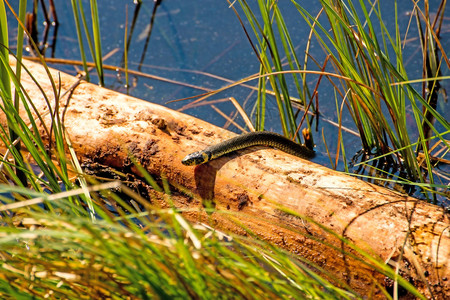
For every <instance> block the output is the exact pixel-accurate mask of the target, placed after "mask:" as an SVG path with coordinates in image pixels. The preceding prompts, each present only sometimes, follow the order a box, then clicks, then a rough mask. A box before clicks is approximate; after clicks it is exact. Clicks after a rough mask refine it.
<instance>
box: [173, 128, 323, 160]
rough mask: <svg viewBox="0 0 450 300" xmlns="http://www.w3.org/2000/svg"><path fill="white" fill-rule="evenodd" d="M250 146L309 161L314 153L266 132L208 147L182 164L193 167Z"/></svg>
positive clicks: (282, 137) (189, 156) (235, 138)
mask: <svg viewBox="0 0 450 300" xmlns="http://www.w3.org/2000/svg"><path fill="white" fill-rule="evenodd" d="M252 146H267V147H273V148H277V149H279V150H281V151H283V152H286V153H289V154H292V155H295V156H298V157H301V158H304V159H309V158H312V157H314V155H315V152H314V150H312V149H309V148H308V147H306V146H304V145H300V144H297V143H295V142H293V141H291V140H290V139H287V138H285V137H284V136H282V135H280V134H277V133H274V132H268V131H257V132H250V133H244V134H241V135H239V136H237V137H234V138H231V139H229V140H226V141H223V142H221V143H218V144H216V145H213V146H210V147H208V148H206V149H204V150H201V151H197V152H194V153H191V154H189V155H187V156H186V157H185V158H184V159H183V160H182V163H183V164H184V165H187V166H195V165H200V164H203V163H206V162H208V161H210V160H213V159H216V158H219V157H221V156H223V155H225V154H228V153H231V152H233V151H237V150H241V149H245V148H247V147H252Z"/></svg>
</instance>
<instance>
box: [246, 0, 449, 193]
mask: <svg viewBox="0 0 450 300" xmlns="http://www.w3.org/2000/svg"><path fill="white" fill-rule="evenodd" d="M443 2H445V1H443ZM238 3H239V4H240V6H241V8H242V10H243V13H244V15H245V16H246V17H247V20H248V22H249V24H250V27H251V28H252V29H253V34H254V36H255V39H256V41H257V44H256V45H252V46H253V48H254V49H257V52H258V58H259V59H260V62H261V72H262V73H266V74H269V82H270V84H271V85H272V88H273V89H274V91H276V94H277V96H276V99H277V103H278V108H279V111H280V121H281V122H282V124H283V128H285V133H286V131H287V128H290V130H293V129H294V128H295V126H296V125H295V124H296V122H297V121H296V119H295V118H293V115H292V111H293V107H294V104H293V102H292V101H289V99H290V98H289V94H288V88H287V87H286V84H285V83H286V79H285V76H287V74H280V75H276V76H274V75H272V76H270V73H271V71H272V70H275V71H281V70H282V69H283V68H284V70H285V71H286V73H289V71H291V73H292V75H291V76H293V82H294V83H295V86H296V88H297V92H298V94H299V97H300V98H301V99H303V103H304V105H305V107H306V104H307V102H308V101H310V99H311V97H310V95H309V94H308V88H307V85H306V74H304V75H300V76H301V77H302V81H299V80H298V79H297V77H296V74H298V73H300V74H301V73H303V72H304V73H307V71H308V70H307V69H306V66H307V64H308V61H310V60H311V59H313V60H314V62H315V63H317V64H318V66H319V67H320V68H321V69H322V70H323V67H324V66H325V65H326V64H328V65H327V69H332V70H333V72H334V73H335V76H333V77H331V76H330V75H329V74H328V73H326V72H323V76H325V77H326V78H327V79H328V80H329V81H330V82H331V83H332V85H333V86H334V87H335V92H336V95H337V96H339V97H340V99H338V98H337V99H336V103H337V115H338V116H340V115H342V111H341V107H346V108H347V111H348V112H349V113H350V115H351V117H352V118H353V121H354V123H355V126H356V128H357V129H358V131H359V134H360V137H361V143H362V148H363V149H364V151H365V152H366V153H368V154H375V156H377V157H380V158H381V157H384V159H388V160H387V161H388V162H389V161H391V163H392V162H395V163H396V164H397V165H399V166H401V170H403V171H404V172H405V177H404V178H399V180H402V181H408V182H420V183H421V186H422V187H424V186H426V188H425V189H426V190H428V191H432V192H433V193H434V192H436V189H435V188H436V187H438V186H439V185H436V184H435V183H434V181H435V180H434V175H433V163H432V160H431V157H430V154H429V153H428V149H429V148H428V147H427V143H428V142H429V139H427V137H426V135H425V133H424V126H423V125H424V124H427V125H428V126H429V128H430V130H431V132H432V133H433V134H434V135H433V137H432V139H433V140H438V142H437V143H441V144H443V145H444V147H447V149H448V148H449V144H448V142H447V141H446V140H445V138H444V135H445V134H447V133H448V132H449V130H450V125H449V122H448V121H446V120H445V119H444V118H443V117H442V116H441V115H440V114H439V113H438V112H437V111H436V110H435V108H434V107H432V106H431V105H430V104H429V101H427V99H426V98H424V95H421V93H419V92H418V91H417V90H416V89H415V88H414V87H413V85H412V84H411V83H410V82H409V77H408V74H407V72H406V67H405V65H404V57H403V48H404V44H403V43H402V42H403V39H402V38H403V37H402V32H400V28H399V26H398V11H397V4H396V2H393V3H392V8H393V10H394V12H395V20H394V22H395V23H394V24H390V26H389V28H388V27H387V25H386V23H387V22H386V21H385V20H384V19H383V15H382V11H381V8H380V6H379V2H374V3H373V5H372V6H370V3H366V2H364V1H331V0H330V1H329V0H322V1H320V3H321V5H322V9H321V11H320V12H319V14H318V15H316V16H314V15H311V14H310V13H309V12H308V11H307V10H306V9H305V8H304V7H303V6H302V4H301V2H299V1H294V0H292V1H291V3H292V6H293V8H295V9H297V11H298V13H299V14H298V16H299V21H301V20H303V21H306V24H307V25H308V26H309V27H310V28H311V37H310V40H309V41H308V44H307V45H305V46H304V48H305V50H306V53H307V54H306V55H305V58H304V60H303V61H304V64H303V66H302V65H301V64H300V59H299V58H297V57H296V54H295V53H297V52H300V53H301V52H302V48H300V50H298V51H296V50H295V47H294V45H292V42H291V41H290V39H289V28H287V27H286V24H285V23H284V21H283V18H282V16H281V13H280V10H279V8H278V5H279V2H278V1H273V0H258V1H257V4H258V9H255V8H253V10H252V9H251V8H250V6H249V5H248V3H247V1H246V0H240V1H238ZM284 4H286V3H284ZM411 10H412V11H413V13H415V14H418V15H423V16H429V14H428V13H427V14H424V13H423V12H422V11H420V10H419V8H418V7H417V6H412V7H411ZM256 11H257V13H256ZM418 22H420V21H418ZM423 22H424V23H425V26H426V28H427V32H428V34H427V36H426V38H427V39H428V42H427V44H428V46H429V47H430V49H432V45H433V46H434V45H435V44H438V45H440V43H439V41H438V40H437V36H436V35H433V34H431V32H433V29H432V28H431V20H430V19H429V18H425V19H424V20H423ZM299 24H300V22H299ZM300 26H301V25H300ZM392 28H393V29H392ZM275 32H276V36H275ZM409 34H411V32H410V33H409ZM418 35H420V33H419V34H418ZM280 41H281V45H282V46H279V43H280ZM311 43H318V44H319V45H320V47H321V48H322V49H323V51H324V57H326V60H325V61H324V62H323V63H322V64H321V63H320V62H318V61H316V58H315V57H314V54H309V53H308V51H307V50H308V49H309V46H310V44H311ZM441 50H442V49H441ZM424 51H428V50H427V49H425V50H424ZM428 53H429V55H428V57H430V56H431V55H430V53H436V52H433V51H432V50H429V51H428ZM443 55H444V56H445V53H443ZM282 56H284V57H286V58H287V61H288V63H287V64H285V65H283V66H282V65H281V64H280V59H281V57H282ZM269 58H270V59H269ZM433 61H434V63H433V64H432V66H433V68H434V72H433V73H431V74H428V75H427V76H437V74H439V73H438V70H437V68H438V64H437V61H436V57H434V60H433ZM447 64H448V61H447ZM318 73H320V72H318ZM308 78H309V77H308ZM336 78H340V79H339V80H336ZM428 78H429V77H428ZM428 78H424V80H428ZM309 80H311V79H309ZM316 80H317V79H316ZM317 82H318V85H319V83H320V78H319V79H318V80H317ZM265 84H266V83H265V82H264V81H263V80H262V79H261V80H260V86H259V88H260V90H261V91H262V92H261V94H260V97H259V98H258V100H257V102H256V105H257V106H258V107H261V109H258V110H257V116H256V118H257V120H258V121H259V122H260V120H264V115H263V114H264V110H263V109H262V108H264V106H265V97H264V90H265ZM435 86H436V85H435ZM317 87H318V86H316V90H315V91H314V92H317ZM324 105H325V104H324ZM326 105H329V104H326ZM422 107H423V108H424V110H425V111H426V112H427V114H428V115H429V116H432V117H433V118H434V119H435V120H436V123H437V124H439V126H437V125H433V123H432V122H431V121H430V119H429V118H425V117H424V113H423V112H422ZM407 108H408V109H409V108H410V109H411V110H412V112H413V117H414V120H415V122H416V124H415V128H412V129H408V126H407V125H406V118H407V115H406V111H407ZM339 122H340V120H339ZM261 124H263V123H261ZM260 128H261V127H260ZM437 128H443V130H441V131H438V129H437ZM414 136H418V140H414V139H415V138H414ZM339 137H340V139H342V135H341V133H340V134H339ZM337 142H338V143H340V144H341V147H342V149H341V150H342V154H343V158H344V162H348V161H349V159H348V158H347V157H346V154H347V152H346V151H345V149H344V147H345V145H344V144H343V143H342V140H338V141H337ZM433 142H434V141H433ZM415 144H419V145H420V149H423V151H424V154H425V161H424V165H425V168H426V170H427V172H426V174H427V175H425V173H424V172H423V171H422V169H421V165H419V163H418V153H417V151H416V149H415V147H414V145H415ZM444 153H446V152H444ZM336 154H337V157H339V152H338V153H336ZM444 155H445V154H444ZM335 164H337V161H336V162H335ZM441 190H442V189H441ZM433 195H434V194H433Z"/></svg>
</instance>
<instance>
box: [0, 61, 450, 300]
mask: <svg viewBox="0 0 450 300" xmlns="http://www.w3.org/2000/svg"><path fill="white" fill-rule="evenodd" d="M27 66H28V68H30V70H31V72H32V73H33V75H34V76H35V77H36V78H37V80H38V81H39V82H40V83H41V84H42V85H43V87H44V90H45V91H46V93H47V95H48V96H49V97H50V98H51V99H52V98H53V97H52V93H51V90H50V85H49V80H48V78H46V74H45V72H44V71H43V69H42V67H41V66H40V65H38V64H35V63H31V62H30V63H28V62H27ZM52 72H53V76H54V79H55V81H56V82H57V81H58V76H57V72H56V71H52ZM75 81H76V78H74V77H72V76H69V75H66V74H63V73H61V82H62V83H61V85H62V91H65V90H67V89H69V88H70V87H71V85H72V84H73V83H74V82H75ZM22 83H23V85H24V86H25V88H26V89H27V90H28V92H29V94H30V95H31V98H32V99H33V101H34V104H35V105H36V106H37V107H38V109H39V110H40V111H42V112H44V111H47V110H48V109H47V108H46V104H45V102H44V101H43V97H42V95H41V94H40V91H39V90H38V89H36V87H35V85H34V84H33V83H32V82H31V80H29V79H28V78H27V77H26V76H25V78H24V80H23V81H22ZM60 106H61V112H62V111H63V110H66V112H65V116H64V123H65V127H66V129H67V132H68V133H69V136H70V139H71V141H72V143H73V145H74V147H75V150H76V152H77V155H78V156H79V159H80V160H81V161H88V162H98V163H101V164H104V165H109V166H111V167H115V168H119V169H122V170H124V169H127V170H130V169H131V170H132V171H134V172H136V174H138V172H137V170H135V168H134V167H132V166H130V160H129V159H128V154H129V153H133V154H134V155H135V156H136V157H137V158H138V159H139V160H140V162H141V163H142V164H143V165H144V166H145V168H146V169H147V170H148V171H149V172H150V173H151V174H153V175H155V177H157V178H158V177H159V176H161V174H164V176H165V177H166V178H167V179H168V181H169V182H170V184H171V188H172V190H173V193H174V197H173V198H174V200H175V204H176V206H178V207H180V208H183V209H190V210H189V212H187V213H186V214H185V215H186V217H188V218H189V219H190V220H192V221H202V222H205V223H209V224H210V225H212V226H214V227H216V228H219V229H221V230H230V231H232V232H235V233H238V234H246V232H245V231H244V230H243V229H242V228H241V227H240V226H239V222H240V223H242V224H243V225H245V226H246V227H247V228H249V229H250V230H252V231H253V232H254V233H256V234H257V235H258V236H260V237H261V238H263V239H264V240H267V241H269V242H271V243H274V244H277V245H280V246H282V247H284V248H285V249H288V250H289V251H291V252H293V253H298V255H301V256H303V257H305V258H307V259H309V260H311V261H313V262H315V263H316V264H318V265H319V266H321V267H323V268H325V269H326V270H328V271H329V272H330V273H331V274H333V276H335V277H336V278H338V279H340V280H342V281H346V282H348V283H349V284H350V286H351V287H353V288H355V289H356V290H357V291H359V292H361V293H362V294H365V295H367V296H369V297H376V296H380V297H381V294H380V292H379V291H378V289H377V287H376V286H375V285H374V280H377V281H379V282H381V284H382V285H383V279H384V277H383V276H382V275H380V274H376V273H375V272H373V271H372V270H370V268H368V267H366V266H365V265H363V264H361V263H359V262H358V261H356V260H354V259H350V258H348V257H347V259H345V260H344V259H343V257H344V255H342V254H341V253H340V251H339V250H333V249H331V248H330V247H328V246H325V245H324V243H325V244H330V245H334V246H336V247H337V248H338V249H339V248H340V247H341V243H340V241H339V240H337V239H336V238H335V237H334V236H332V235H330V234H328V233H327V232H325V231H323V230H322V229H320V228H319V227H318V226H316V225H314V224H312V223H311V222H308V221H307V220H306V218H305V219H300V218H296V217H292V216H290V215H288V214H286V213H284V212H283V211H282V210H280V209H279V205H283V206H285V207H288V208H289V209H291V210H294V211H296V212H297V213H299V214H300V215H303V216H306V217H308V218H310V219H312V220H314V221H315V222H318V223H319V224H322V225H323V226H326V227H328V228H330V229H332V230H334V231H335V232H336V233H339V234H343V233H344V234H345V236H346V237H348V238H349V239H350V240H351V241H353V242H354V243H355V244H356V245H358V246H359V247H361V248H363V249H365V250H367V251H369V252H371V253H373V254H375V255H376V256H378V257H380V258H381V259H382V260H387V259H389V258H390V259H391V262H392V261H397V260H399V259H400V258H401V260H400V267H401V269H402V274H403V275H404V277H405V278H408V279H411V280H412V281H411V282H413V284H414V285H415V286H417V287H418V288H419V289H420V290H421V291H423V292H424V293H425V294H427V295H429V293H428V292H427V291H426V287H425V284H424V282H423V281H422V278H425V277H423V276H419V275H418V274H419V273H422V274H425V272H426V274H427V276H426V279H427V281H428V284H429V286H430V288H431V289H432V291H433V292H434V293H438V294H437V295H445V293H449V292H450V290H449V281H450V271H449V269H450V268H449V263H450V236H449V235H450V230H449V228H448V226H449V224H450V222H449V216H448V215H446V214H445V213H444V211H443V210H442V209H441V208H438V207H436V206H433V205H430V204H427V203H424V202H421V201H417V200H416V199H414V198H410V197H407V196H404V195H400V194H398V193H395V192H392V191H390V190H387V189H384V188H382V187H378V186H375V185H373V184H370V183H367V182H364V181H361V180H358V179H355V178H353V177H351V176H347V175H344V174H342V173H339V172H335V171H332V170H329V169H327V168H325V167H322V166H320V165H317V164H315V163H312V162H309V161H307V160H302V159H300V158H297V157H293V156H290V155H288V154H284V153H282V152H279V151H277V150H272V149H264V150H262V149H253V150H250V151H241V152H239V154H240V155H231V156H228V157H224V158H221V159H218V160H216V161H213V162H211V163H209V164H206V165H202V166H198V167H187V166H184V165H182V164H181V159H182V158H183V157H184V156H185V155H186V154H188V153H190V152H192V151H196V150H199V149H202V148H203V147H205V146H207V145H210V144H213V143H216V142H219V141H222V140H224V139H226V138H229V137H231V136H233V134H232V133H230V132H228V131H226V130H223V129H221V128H218V127H216V126H213V125H211V124H208V123H206V122H203V121H201V120H198V119H196V118H193V117H190V116H187V115H185V114H182V113H178V112H175V111H173V110H170V109H168V108H165V107H162V106H159V105H155V104H152V103H148V102H145V101H142V100H139V99H136V98H133V97H128V96H126V95H123V94H119V93H116V92H113V91H110V90H106V89H102V88H99V87H98V86H96V85H93V84H89V83H86V82H82V83H81V84H80V85H78V86H77V87H76V88H75V89H74V91H73V94H72V95H71V97H70V99H67V97H65V98H63V99H62V100H61V102H60ZM0 117H1V119H2V123H4V122H5V121H4V117H3V116H0ZM46 121H47V122H50V119H49V116H47V117H46ZM186 189H187V190H189V191H192V192H193V193H194V197H191V196H190V195H188V193H185V192H183V191H185V190H186ZM210 199H214V201H213V202H214V204H215V207H216V209H217V210H218V212H215V213H213V214H212V215H211V216H208V215H207V214H206V213H205V212H204V210H203V206H202V202H204V201H207V200H210ZM220 211H225V212H235V213H237V214H226V213H221V212H220ZM403 245H406V247H407V248H408V250H411V251H406V252H402V251H401V249H402V246H403ZM345 250H346V251H349V249H348V247H346V248H345ZM417 266H419V268H420V269H416V267H417Z"/></svg>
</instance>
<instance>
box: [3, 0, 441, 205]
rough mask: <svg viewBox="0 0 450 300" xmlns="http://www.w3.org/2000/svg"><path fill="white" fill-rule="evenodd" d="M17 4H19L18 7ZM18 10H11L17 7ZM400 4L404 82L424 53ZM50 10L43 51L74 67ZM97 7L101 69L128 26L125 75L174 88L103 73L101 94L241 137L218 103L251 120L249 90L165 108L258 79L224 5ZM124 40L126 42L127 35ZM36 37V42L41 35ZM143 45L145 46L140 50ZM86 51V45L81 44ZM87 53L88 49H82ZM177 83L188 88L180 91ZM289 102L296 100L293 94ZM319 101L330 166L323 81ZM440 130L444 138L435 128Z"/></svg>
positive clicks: (329, 98) (330, 109) (350, 137)
mask: <svg viewBox="0 0 450 300" xmlns="http://www.w3.org/2000/svg"><path fill="white" fill-rule="evenodd" d="M16 2H17V3H18V1H16ZM29 2H32V1H29ZM249 2H251V1H249ZM305 2H306V1H301V2H299V3H300V4H301V5H303V6H305V8H306V9H308V11H309V12H310V13H311V14H312V15H315V14H317V12H318V11H319V9H320V7H319V5H320V4H318V2H315V1H309V3H305ZM381 2H383V3H381V5H383V7H382V10H383V18H384V19H385V20H392V23H391V22H387V24H388V25H389V24H392V25H394V24H395V22H394V7H393V4H392V3H391V1H381ZM436 2H437V1H436ZM17 3H15V4H16V5H18V4H17ZM82 3H83V5H84V9H85V11H86V17H87V19H88V21H89V22H90V10H89V1H82ZM398 3H399V4H398V7H399V28H400V32H401V33H402V36H404V35H405V32H406V28H407V26H408V23H409V22H410V21H411V22H412V24H413V25H411V28H410V32H409V33H408V39H407V43H406V45H405V48H404V53H405V57H406V63H407V68H408V72H409V76H410V78H421V76H422V54H421V48H420V42H419V40H418V39H417V29H416V27H415V25H414V24H415V20H414V19H412V20H411V18H410V11H411V9H412V4H411V1H409V0H402V1H398ZM55 5H56V12H57V15H58V20H59V27H58V32H57V36H56V37H55V38H53V36H52V34H53V32H54V29H53V28H51V29H50V35H49V36H50V38H49V40H48V42H49V43H50V48H48V49H47V51H46V56H47V57H51V56H54V57H56V58H61V59H75V60H79V59H80V53H79V46H78V40H77V36H76V31H75V25H74V24H75V23H74V20H73V14H72V7H71V5H70V1H55ZM279 5H280V7H281V9H282V12H283V13H284V15H283V16H284V18H285V21H286V23H287V26H288V28H289V29H290V34H291V37H292V39H293V43H294V44H295V45H296V46H297V55H298V56H299V57H300V58H301V59H300V60H303V57H304V55H305V54H304V52H305V47H306V46H305V44H306V41H307V39H308V34H309V31H310V29H309V27H308V26H307V25H306V23H305V22H304V21H303V18H302V17H301V15H300V14H299V13H298V11H297V10H296V9H295V8H294V6H293V5H292V3H291V2H290V1H279ZM431 5H436V4H431ZM29 6H30V9H29V11H30V10H31V3H29ZM98 7H99V13H100V26H101V36H102V50H103V55H106V54H108V53H113V54H112V56H111V57H110V58H108V59H107V60H106V61H105V62H104V63H105V64H107V65H113V66H123V53H124V46H125V43H124V30H125V27H126V25H128V26H127V27H128V36H129V39H130V46H129V52H128V67H129V69H131V70H139V71H142V72H145V73H148V74H152V75H157V76H160V77H163V78H166V79H169V80H173V81H176V82H178V84H176V83H169V82H164V81H159V80H154V79H148V78H143V77H140V76H139V77H138V76H132V75H131V76H130V85H129V87H128V88H127V87H125V76H124V74H123V73H116V72H107V73H106V78H105V85H106V87H108V88H111V89H114V90H117V91H120V92H123V93H128V94H130V95H132V96H135V97H138V98H141V99H145V100H148V101H150V102H154V103H159V104H163V105H167V106H169V107H171V108H173V109H182V111H184V112H185V113H188V114H190V115H193V116H196V117H199V118H201V119H204V120H206V121H208V122H211V123H214V124H216V125H218V126H221V127H224V126H225V127H227V128H228V129H230V130H233V131H235V132H240V131H239V129H238V128H237V127H236V126H234V125H232V124H229V123H228V122H227V120H226V119H224V118H223V117H222V116H221V115H220V114H219V113H218V112H217V111H216V109H218V110H221V111H222V112H223V113H225V114H226V115H229V116H232V115H233V114H234V113H235V108H234V106H233V105H232V104H231V103H230V102H228V101H222V102H221V100H223V99H226V98H228V97H234V98H236V99H237V100H238V101H239V103H240V104H241V105H242V106H243V107H244V109H245V110H246V112H247V113H248V114H251V112H252V110H253V109H254V103H255V99H256V93H255V91H253V90H251V89H249V88H246V87H235V88H231V89H228V90H226V91H224V92H221V93H220V94H218V95H215V96H213V97H211V98H209V100H211V101H216V102H217V103H214V106H215V108H216V109H214V108H213V107H212V106H211V105H209V104H208V105H203V106H197V107H193V108H188V109H185V105H186V104H188V103H189V102H188V101H182V102H174V103H169V104H167V102H168V101H170V100H174V99H180V98H185V97H190V96H194V95H198V94H201V93H204V92H205V91H208V90H214V89H217V88H220V87H223V86H225V85H227V84H229V82H227V80H231V81H234V80H238V79H241V78H244V77H246V76H250V75H252V74H255V73H258V71H259V61H258V60H257V57H256V55H255V54H254V52H253V50H252V48H251V46H250V43H249V42H248V39H247V37H246V35H245V33H244V31H243V29H242V27H241V25H240V23H239V20H238V18H237V17H236V15H235V13H234V12H233V10H232V9H231V8H229V4H228V3H227V2H226V1H212V0H196V1H182V0H166V1H162V3H161V5H159V6H158V7H157V8H156V10H155V3H154V2H153V1H143V3H142V5H141V6H138V5H136V4H135V3H133V1H123V0H114V1H105V0H101V1H98ZM235 7H236V8H237V9H238V11H239V12H240V16H241V18H242V19H243V21H244V24H245V26H246V28H247V30H248V31H249V32H251V28H250V26H249V24H248V22H247V21H246V20H245V16H244V14H242V13H241V11H240V9H239V6H238V4H237V3H236V4H235ZM255 8H256V6H255ZM154 10H155V14H154V23H153V26H152V30H151V34H150V35H149V33H150V30H149V28H150V27H149V24H150V20H151V17H152V14H153V12H154ZM40 11H42V10H40ZM255 11H256V10H255ZM430 11H432V12H434V11H436V7H430ZM126 12H128V24H126V23H125V22H126ZM133 16H135V26H134V29H133V32H132V33H130V27H131V24H132V22H133ZM43 21H44V20H43V18H42V14H41V15H39V19H38V28H39V31H40V32H42V30H43V29H44V24H43ZM10 23H11V24H10V28H11V30H10V32H11V35H10V36H11V44H12V45H14V44H15V41H14V37H15V36H16V34H17V29H16V24H15V22H10ZM445 23H446V25H444V30H443V32H442V33H441V42H442V43H443V47H444V49H449V46H450V42H449V41H450V19H449V18H446V19H445V21H444V24H445ZM12 24H14V25H12ZM389 30H392V32H391V34H393V30H394V28H390V29H389ZM130 34H132V35H131V36H130ZM38 37H39V38H40V39H41V38H42V34H40V35H39V36H38ZM252 38H253V35H252ZM147 39H148V45H147V46H146V41H147ZM52 44H53V45H52ZM85 44H86V45H87V43H86V39H85ZM86 49H88V48H87V46H86ZM88 52H89V51H88ZM310 54H312V56H313V57H314V59H316V60H318V61H323V59H324V54H323V51H322V50H321V49H320V47H319V46H318V45H317V43H315V44H314V43H313V45H312V47H311V49H310ZM88 57H89V58H88V60H89V61H91V58H90V56H88ZM141 61H142V62H141ZM309 66H310V69H316V70H317V67H315V66H314V65H313V64H312V63H310V64H309ZM54 67H56V68H59V69H61V70H64V71H66V72H68V73H71V74H76V72H77V69H75V68H74V67H72V66H65V65H54ZM330 71H332V70H330ZM444 72H447V74H445V73H444V74H443V75H448V70H447V69H445V71H444ZM317 79H318V77H317V75H311V76H308V84H309V87H310V89H311V90H313V89H314V87H315V85H316V82H317ZM91 80H92V81H94V82H96V81H97V78H96V77H95V74H94V73H92V79H91ZM183 84H188V85H190V86H184V85H183ZM249 84H251V85H253V86H256V84H257V83H256V82H250V83H249ZM442 85H443V88H447V90H448V87H449V85H448V81H447V82H445V81H444V82H442ZM418 89H420V85H418ZM294 96H296V95H295V94H294ZM441 100H442V99H441ZM319 101H320V112H321V118H320V120H319V127H318V128H317V131H315V132H314V133H313V134H314V138H315V143H316V144H317V147H316V150H317V152H318V154H319V155H318V156H317V158H315V159H314V161H315V162H318V163H320V164H322V165H326V166H330V162H329V159H328V158H327V156H326V148H325V146H324V143H323V138H322V134H323V137H324V138H325V140H326V141H327V146H328V148H329V150H330V152H331V153H335V152H336V147H337V144H336V137H337V133H338V129H337V127H336V126H334V125H330V123H328V122H325V121H324V120H325V119H326V120H331V121H334V122H337V110H336V103H335V94H334V91H333V89H332V86H331V84H329V83H328V82H327V81H326V80H322V83H321V86H320V90H319ZM268 102H269V107H268V113H267V116H266V118H267V122H266V129H267V130H272V131H276V132H281V126H280V122H279V118H278V112H277V108H276V103H275V99H274V98H273V97H270V96H269V101H268ZM338 105H340V103H339V104H338ZM438 111H439V112H440V113H442V114H443V115H444V116H445V117H446V119H447V120H448V119H450V110H449V109H448V103H444V102H443V101H440V103H439V105H438ZM407 115H408V118H410V119H411V121H412V122H411V124H414V122H413V114H412V111H410V112H407ZM235 121H236V123H237V124H238V125H240V126H242V127H244V128H245V123H244V122H243V121H242V119H241V118H240V117H239V116H238V117H237V118H236V119H235ZM343 125H344V126H345V127H347V128H349V129H350V130H353V131H356V128H355V126H354V125H353V121H352V120H351V117H350V115H349V114H348V113H346V110H345V109H344V114H343ZM438 129H439V130H441V131H443V130H442V129H441V128H439V127H438ZM413 131H414V130H413V128H411V132H413ZM413 136H414V134H413ZM343 140H344V143H345V150H346V153H347V156H348V157H351V156H352V155H353V154H355V153H357V151H358V150H359V149H360V148H361V142H360V139H359V137H357V136H355V135H354V134H351V133H349V132H344V133H343ZM343 167H344V164H343V163H342V162H340V164H339V165H338V169H339V170H343ZM445 171H448V170H445ZM445 182H447V184H448V180H447V181H445V180H444V182H443V184H445ZM442 201H443V203H446V202H447V205H448V200H442Z"/></svg>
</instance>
